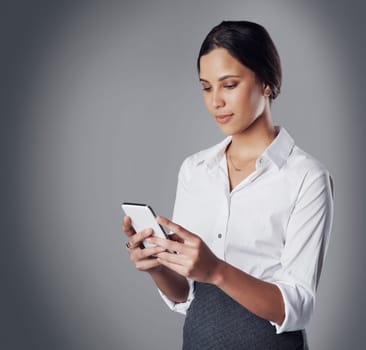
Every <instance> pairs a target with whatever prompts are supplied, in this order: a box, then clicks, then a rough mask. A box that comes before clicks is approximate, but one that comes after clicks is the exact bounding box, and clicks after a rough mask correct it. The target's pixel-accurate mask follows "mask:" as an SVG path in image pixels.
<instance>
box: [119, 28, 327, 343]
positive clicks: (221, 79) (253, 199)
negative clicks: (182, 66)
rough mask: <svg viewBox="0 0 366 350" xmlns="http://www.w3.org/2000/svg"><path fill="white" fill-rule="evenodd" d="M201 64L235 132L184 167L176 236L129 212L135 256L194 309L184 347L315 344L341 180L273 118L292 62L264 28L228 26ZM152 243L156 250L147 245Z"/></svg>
mask: <svg viewBox="0 0 366 350" xmlns="http://www.w3.org/2000/svg"><path fill="white" fill-rule="evenodd" d="M197 63H198V72H199V78H200V82H201V85H202V90H203V95H204V101H205V104H206V107H207V109H208V111H209V113H210V114H211V115H212V116H213V118H214V120H215V121H216V123H217V124H218V126H219V127H220V129H221V131H222V132H223V133H224V134H225V135H227V137H226V138H225V139H224V140H223V141H222V142H221V143H219V144H218V145H216V146H213V147H211V148H209V149H207V150H204V151H202V152H199V153H197V154H194V155H193V156H190V157H188V158H187V159H186V160H185V161H184V162H183V165H182V167H181V169H180V172H179V181H178V187H177V196H176V202H175V208H174V216H173V221H169V220H168V219H166V218H163V217H158V219H157V220H158V222H159V223H160V224H161V225H163V226H165V227H166V228H167V229H168V230H170V231H171V232H174V234H172V236H171V237H172V239H171V240H164V239H160V238H158V237H153V236H152V230H151V229H147V230H145V231H142V232H138V233H135V232H134V230H133V228H132V227H131V221H130V218H129V217H125V218H124V223H123V230H124V231H125V233H126V234H127V236H128V239H129V241H128V244H127V251H128V252H129V254H130V257H131V260H132V261H133V262H134V264H135V265H136V268H137V269H138V270H141V271H146V272H148V273H149V274H150V275H151V277H152V278H153V280H154V282H155V283H156V285H157V287H158V288H159V291H160V292H161V295H162V297H163V299H164V300H165V301H166V303H167V304H168V305H169V306H170V307H171V309H173V310H175V311H178V312H182V313H185V314H186V320H185V324H184V331H183V348H184V349H190V350H191V349H201V350H202V349H211V350H212V349H224V348H226V349H256V350H260V349H281V350H286V349H306V348H307V345H306V339H305V332H304V328H305V326H306V325H307V323H308V322H309V319H310V317H311V314H312V312H313V308H314V301H315V292H316V288H317V285H318V282H319V277H320V272H321V268H322V265H323V261H324V257H325V253H326V250H327V246H328V241H329V235H330V229H331V223H332V215H333V200H332V185H331V178H330V175H329V173H328V171H327V169H326V168H325V167H324V166H323V165H322V164H321V163H320V162H318V161H317V160H316V159H314V158H313V157H312V156H310V155H309V154H307V153H305V152H304V151H303V150H301V149H300V148H299V147H297V146H296V145H295V143H294V140H293V139H292V138H291V136H290V135H289V134H288V133H287V131H286V130H285V129H284V128H283V127H279V126H275V125H273V123H272V118H271V108H270V107H271V103H272V101H273V100H274V99H275V98H276V97H277V96H278V94H279V93H280V86H281V65H280V59H279V56H278V53H277V50H276V48H275V46H274V44H273V42H272V40H271V38H270V36H269V34H268V33H267V31H266V30H265V29H264V28H263V27H262V26H260V25H258V24H255V23H252V22H247V21H238V22H236V21H224V22H222V23H221V24H220V25H218V26H216V27H215V28H213V29H212V30H211V32H210V33H209V34H208V35H207V37H206V38H205V40H204V42H203V44H202V47H201V50H200V53H199V56H198V61H197ZM144 239H147V240H148V241H149V242H151V243H153V244H155V246H154V247H152V248H146V249H141V248H142V245H141V242H142V240H144ZM169 251H170V252H171V251H175V252H176V254H172V253H170V252H169Z"/></svg>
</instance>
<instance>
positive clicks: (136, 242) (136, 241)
mask: <svg viewBox="0 0 366 350" xmlns="http://www.w3.org/2000/svg"><path fill="white" fill-rule="evenodd" d="M153 233H154V231H153V229H151V228H148V229H146V230H143V231H140V232H138V233H136V234H134V235H133V236H130V238H129V242H130V245H131V247H130V248H132V249H134V248H136V247H139V246H140V245H141V244H142V241H143V240H145V239H146V238H147V237H150V236H151V235H152V234H153Z"/></svg>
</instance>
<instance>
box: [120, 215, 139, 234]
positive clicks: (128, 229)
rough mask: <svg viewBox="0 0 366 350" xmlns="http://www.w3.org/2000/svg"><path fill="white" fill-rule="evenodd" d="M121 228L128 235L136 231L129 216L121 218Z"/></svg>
mask: <svg viewBox="0 0 366 350" xmlns="http://www.w3.org/2000/svg"><path fill="white" fill-rule="evenodd" d="M122 230H123V231H124V232H125V233H126V235H127V236H128V237H131V236H132V235H134V234H135V233H136V231H135V230H134V228H133V227H132V224H131V218H130V217H129V216H125V217H124V218H123V224H122Z"/></svg>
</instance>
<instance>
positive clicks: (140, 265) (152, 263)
mask: <svg viewBox="0 0 366 350" xmlns="http://www.w3.org/2000/svg"><path fill="white" fill-rule="evenodd" d="M158 266H161V263H160V262H159V261H158V259H146V260H140V261H138V262H137V263H136V264H135V267H136V269H137V270H139V271H147V270H151V269H152V268H154V267H158Z"/></svg>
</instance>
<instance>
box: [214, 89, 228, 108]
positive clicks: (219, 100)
mask: <svg viewBox="0 0 366 350" xmlns="http://www.w3.org/2000/svg"><path fill="white" fill-rule="evenodd" d="M211 105H212V107H213V108H215V109H217V108H221V107H224V106H225V100H224V99H223V97H222V95H221V93H220V92H219V91H217V90H216V91H213V92H212V101H211Z"/></svg>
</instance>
